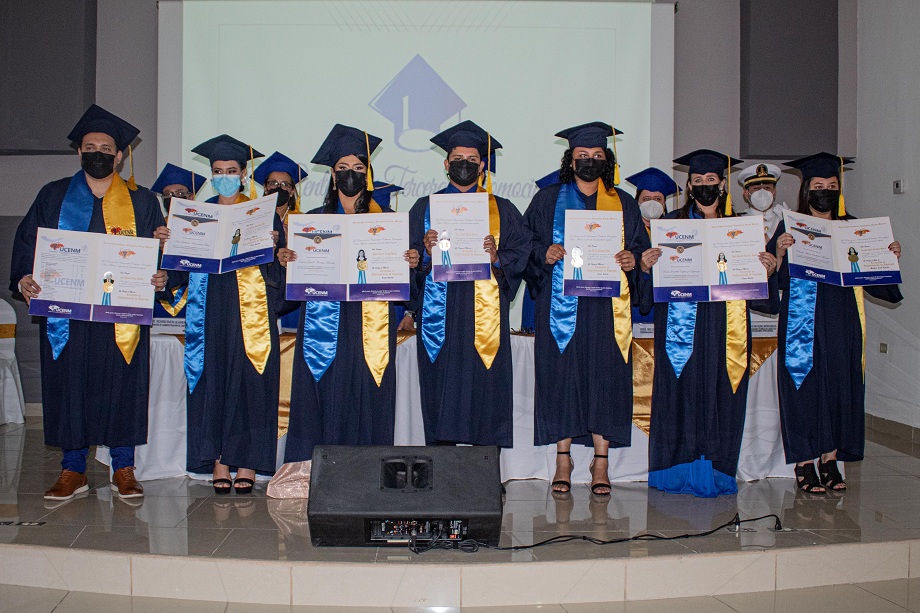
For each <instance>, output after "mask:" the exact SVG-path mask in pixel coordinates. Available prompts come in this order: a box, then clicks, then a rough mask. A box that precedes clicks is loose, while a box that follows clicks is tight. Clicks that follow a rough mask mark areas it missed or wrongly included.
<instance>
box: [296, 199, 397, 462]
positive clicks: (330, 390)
mask: <svg viewBox="0 0 920 613" xmlns="http://www.w3.org/2000/svg"><path fill="white" fill-rule="evenodd" d="M381 209H382V210H383V212H385V213H391V212H393V211H392V209H390V208H389V207H384V206H381ZM322 212H323V209H322V208H317V209H314V210H312V211H310V213H322ZM389 313H390V326H389V349H390V361H389V362H388V363H387V367H386V370H384V372H383V377H382V379H381V381H380V386H379V387H378V386H377V382H376V381H375V380H374V377H373V375H372V374H371V371H370V369H368V367H367V363H366V362H365V361H364V343H363V318H362V309H361V303H360V302H340V303H339V334H338V342H337V344H336V352H335V358H334V359H333V360H332V363H331V364H330V365H329V368H328V369H327V370H326V372H325V373H323V376H322V377H321V378H320V380H319V381H316V380H315V379H314V378H313V373H312V372H310V368H309V367H308V366H307V362H306V360H305V359H304V355H303V323H304V317H305V315H306V308H305V306H304V303H301V305H300V318H299V322H298V326H297V344H296V345H295V347H294V370H293V375H292V376H291V412H290V420H289V425H288V436H287V445H286V447H285V451H284V461H285V462H302V461H304V460H310V459H312V458H313V447H314V446H316V445H392V444H393V428H394V424H395V419H396V326H398V325H399V322H398V321H397V320H396V312H395V303H393V302H391V303H390V308H389Z"/></svg>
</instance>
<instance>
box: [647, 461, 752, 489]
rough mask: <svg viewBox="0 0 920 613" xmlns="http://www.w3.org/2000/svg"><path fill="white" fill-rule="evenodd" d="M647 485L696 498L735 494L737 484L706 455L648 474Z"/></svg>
mask: <svg viewBox="0 0 920 613" xmlns="http://www.w3.org/2000/svg"><path fill="white" fill-rule="evenodd" d="M648 484H649V487H654V488H657V489H659V490H663V491H665V492H668V493H669V494H693V495H694V496H696V497H697V498H715V497H716V496H721V495H722V494H737V493H738V484H737V482H736V481H735V478H734V477H729V476H728V475H726V474H725V473H722V472H719V471H717V470H715V469H714V468H713V467H712V462H711V461H710V460H707V459H706V456H700V459H699V460H694V461H693V462H690V463H685V464H678V465H677V466H672V467H671V468H666V469H664V470H656V471H652V472H650V473H649V474H648Z"/></svg>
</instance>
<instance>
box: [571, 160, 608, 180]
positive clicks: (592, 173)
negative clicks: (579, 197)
mask: <svg viewBox="0 0 920 613" xmlns="http://www.w3.org/2000/svg"><path fill="white" fill-rule="evenodd" d="M606 167H607V160H598V159H595V158H588V159H580V160H575V176H576V177H578V178H579V179H581V180H582V181H585V182H587V183H590V182H591V181H597V180H598V179H600V178H601V175H602V174H604V168H606Z"/></svg>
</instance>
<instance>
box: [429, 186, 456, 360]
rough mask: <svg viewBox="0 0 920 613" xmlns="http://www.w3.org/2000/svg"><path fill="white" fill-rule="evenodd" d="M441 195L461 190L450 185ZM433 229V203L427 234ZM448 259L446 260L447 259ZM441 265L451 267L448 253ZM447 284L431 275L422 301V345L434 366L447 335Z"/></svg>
mask: <svg viewBox="0 0 920 613" xmlns="http://www.w3.org/2000/svg"><path fill="white" fill-rule="evenodd" d="M437 193H439V194H460V193H462V192H461V191H460V190H459V189H457V188H456V187H454V186H453V185H450V184H448V186H447V187H446V188H445V189H442V190H441V191H439V192H437ZM430 229H431V203H430V202H429V204H428V208H427V209H425V234H428V230H430ZM445 257H446V259H445ZM441 263H442V264H443V265H444V266H450V254H449V253H448V252H446V251H442V252H441ZM446 315H447V283H446V282H444V281H435V280H434V279H433V278H432V275H431V274H429V275H428V276H427V277H426V278H425V294H424V298H423V300H422V326H421V334H422V344H423V345H424V346H425V351H426V352H427V353H428V359H429V360H430V361H431V363H432V364H434V362H435V360H437V359H438V354H439V353H440V352H441V347H443V346H444V339H445V337H446V333H447V320H446Z"/></svg>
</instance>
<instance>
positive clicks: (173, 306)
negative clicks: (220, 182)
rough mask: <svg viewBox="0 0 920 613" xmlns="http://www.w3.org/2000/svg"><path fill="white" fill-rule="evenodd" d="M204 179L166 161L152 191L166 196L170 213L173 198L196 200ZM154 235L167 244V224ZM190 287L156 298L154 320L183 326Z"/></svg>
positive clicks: (164, 198) (165, 204)
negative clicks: (163, 320)
mask: <svg viewBox="0 0 920 613" xmlns="http://www.w3.org/2000/svg"><path fill="white" fill-rule="evenodd" d="M205 183H207V179H206V178H205V177H204V176H202V175H199V174H196V173H195V172H192V171H191V170H186V169H185V168H181V167H179V166H176V165H175V164H170V163H168V162H167V163H166V166H164V167H163V170H162V171H161V172H160V176H158V177H157V180H156V181H155V182H154V184H153V186H151V188H150V191H152V192H153V193H155V194H160V195H161V196H162V197H163V211H164V213H165V214H166V215H169V207H170V205H171V204H172V199H173V198H182V199H183V200H194V199H195V196H196V195H197V194H198V192H199V191H200V190H201V188H202V187H204V184H205ZM153 236H154V238H158V239H160V247H161V248H162V247H163V246H165V244H166V239H167V237H168V232H167V230H166V227H165V226H161V227H159V228H157V231H156V232H155V233H154V235H153ZM187 289H188V288H187V286H182V287H177V288H174V289H173V291H172V295H171V296H169V298H164V299H161V300H157V301H156V302H155V303H154V305H153V318H154V319H155V320H156V319H168V320H169V321H171V322H172V321H175V322H176V325H178V324H179V323H181V325H183V326H184V325H185V303H186V302H187V301H188V291H187ZM170 318H172V319H170Z"/></svg>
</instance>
